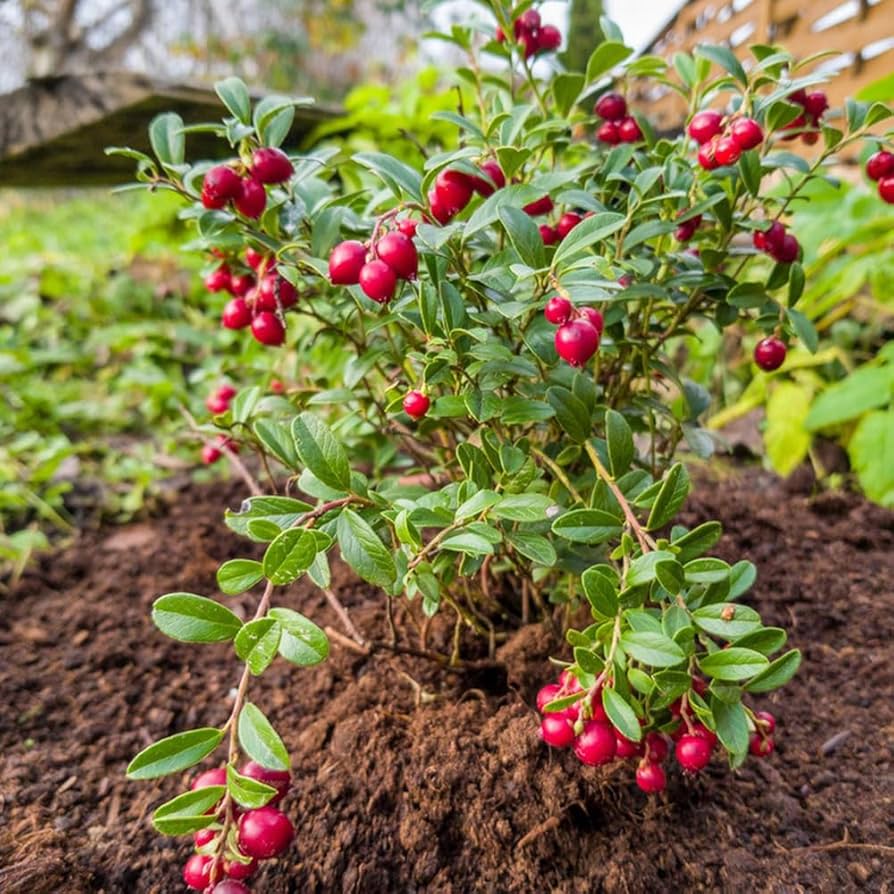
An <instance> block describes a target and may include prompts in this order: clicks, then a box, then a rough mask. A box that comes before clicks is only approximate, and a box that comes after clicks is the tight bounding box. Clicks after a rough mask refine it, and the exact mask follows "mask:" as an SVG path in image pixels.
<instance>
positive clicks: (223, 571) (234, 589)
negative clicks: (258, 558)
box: [217, 559, 264, 596]
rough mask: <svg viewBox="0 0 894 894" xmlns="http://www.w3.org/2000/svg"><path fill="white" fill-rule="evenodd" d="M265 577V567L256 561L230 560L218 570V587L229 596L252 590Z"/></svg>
mask: <svg viewBox="0 0 894 894" xmlns="http://www.w3.org/2000/svg"><path fill="white" fill-rule="evenodd" d="M263 576H264V566H263V565H261V563H260V562H255V561H254V559H230V561H229V562H224V563H223V565H221V566H220V568H218V569H217V586H218V587H220V590H221V592H222V593H226V594H227V596H236V595H238V594H239V593H244V592H245V591H246V590H250V589H251V588H252V587H253V586H254V585H255V584H256V583H257V582H258V581H259V580H261V578H262V577H263Z"/></svg>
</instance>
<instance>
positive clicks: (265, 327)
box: [251, 310, 286, 347]
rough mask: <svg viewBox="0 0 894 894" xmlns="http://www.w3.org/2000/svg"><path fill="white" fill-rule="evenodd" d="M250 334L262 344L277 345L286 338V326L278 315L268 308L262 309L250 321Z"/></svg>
mask: <svg viewBox="0 0 894 894" xmlns="http://www.w3.org/2000/svg"><path fill="white" fill-rule="evenodd" d="M251 334H252V335H253V336H254V337H255V338H256V339H257V340H258V341H259V342H260V343H261V344H262V345H270V346H272V347H278V346H279V345H281V344H282V343H283V342H284V341H285V340H286V328H285V326H283V324H282V321H281V320H280V319H279V317H278V316H277V315H276V314H275V313H273V312H272V311H269V310H262V311H261V312H260V313H259V314H258V315H257V316H256V317H255V318H254V319H253V320H252V321H251Z"/></svg>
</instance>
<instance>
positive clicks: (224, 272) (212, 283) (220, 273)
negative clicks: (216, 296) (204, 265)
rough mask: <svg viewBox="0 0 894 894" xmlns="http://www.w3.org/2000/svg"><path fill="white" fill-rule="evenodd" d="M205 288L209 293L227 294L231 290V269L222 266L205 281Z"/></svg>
mask: <svg viewBox="0 0 894 894" xmlns="http://www.w3.org/2000/svg"><path fill="white" fill-rule="evenodd" d="M204 283H205V288H206V289H207V290H208V291H209V292H225V291H229V289H230V268H229V267H227V265H226V264H221V265H220V267H218V268H217V269H216V270H212V271H211V272H210V273H209V274H208V275H207V276H206V277H205V279H204Z"/></svg>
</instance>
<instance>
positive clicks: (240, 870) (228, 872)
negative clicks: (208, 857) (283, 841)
mask: <svg viewBox="0 0 894 894" xmlns="http://www.w3.org/2000/svg"><path fill="white" fill-rule="evenodd" d="M257 869H258V861H257V860H252V861H251V863H240V862H239V861H238V860H225V861H224V865H223V871H224V875H225V876H227V877H228V878H232V879H236V880H237V881H241V880H242V879H244V878H250V877H251V876H253V875H254V874H255V872H257Z"/></svg>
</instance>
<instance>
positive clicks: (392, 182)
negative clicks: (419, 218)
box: [354, 152, 422, 202]
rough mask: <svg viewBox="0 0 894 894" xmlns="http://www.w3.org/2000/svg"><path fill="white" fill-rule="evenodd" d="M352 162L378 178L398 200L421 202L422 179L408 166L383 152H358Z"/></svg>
mask: <svg viewBox="0 0 894 894" xmlns="http://www.w3.org/2000/svg"><path fill="white" fill-rule="evenodd" d="M354 161H355V162H357V164H359V165H361V166H362V167H364V168H366V169H367V170H370V171H372V172H373V173H374V174H376V175H377V176H378V177H380V178H381V179H382V180H383V181H384V183H385V185H386V186H387V187H388V188H389V189H390V190H391V191H392V192H393V193H394V195H395V196H396V197H397V198H398V199H403V198H410V199H413V200H414V201H416V202H421V201H422V177H421V176H420V175H419V173H418V171H414V170H413V169H412V168H411V167H409V165H405V164H404V163H403V162H402V161H398V160H397V159H396V158H392V157H391V156H390V155H386V154H385V153H384V152H358V153H357V154H356V155H355V156H354Z"/></svg>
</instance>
